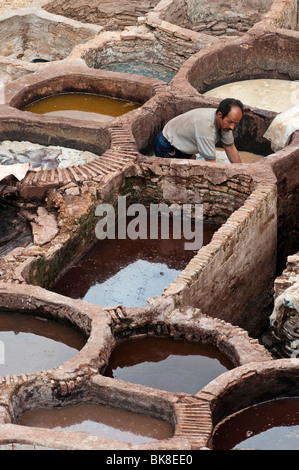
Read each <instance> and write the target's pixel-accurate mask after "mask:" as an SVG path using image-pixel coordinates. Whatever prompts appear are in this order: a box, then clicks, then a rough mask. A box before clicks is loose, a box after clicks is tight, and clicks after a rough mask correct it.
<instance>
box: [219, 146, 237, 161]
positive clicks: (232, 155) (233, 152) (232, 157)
mask: <svg viewBox="0 0 299 470" xmlns="http://www.w3.org/2000/svg"><path fill="white" fill-rule="evenodd" d="M222 146H223V148H224V150H225V153H226V155H227V158H228V159H229V161H230V162H231V163H241V158H240V155H239V152H238V150H237V148H236V146H235V145H230V146H229V147H226V146H225V145H223V144H222Z"/></svg>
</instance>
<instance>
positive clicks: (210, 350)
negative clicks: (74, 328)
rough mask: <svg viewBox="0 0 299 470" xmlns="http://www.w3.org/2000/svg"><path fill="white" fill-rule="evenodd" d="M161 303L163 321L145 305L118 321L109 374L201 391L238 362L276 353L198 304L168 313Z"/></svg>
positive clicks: (154, 386) (169, 388) (133, 381)
mask: <svg viewBox="0 0 299 470" xmlns="http://www.w3.org/2000/svg"><path fill="white" fill-rule="evenodd" d="M151 308H152V311H155V306H154V305H153V306H152V307H151ZM156 308H157V307H156ZM158 308H159V310H166V311H165V314H164V317H163V321H162V319H161V316H160V315H159V314H158V313H156V314H155V315H154V316H151V317H150V316H149V312H147V311H146V310H143V311H142V309H138V311H137V309H136V310H135V309H132V310H131V312H130V309H128V310H127V317H126V318H125V320H124V322H123V323H119V324H117V323H116V324H115V325H114V327H113V331H114V338H115V341H114V345H113V343H112V349H111V354H110V358H109V360H108V361H107V367H106V369H105V370H104V372H103V375H104V376H105V377H110V378H113V379H114V380H116V381H125V382H129V383H131V384H139V385H143V386H146V387H149V388H152V389H158V390H163V391H167V392H171V393H186V394H189V395H196V394H197V393H198V392H199V391H200V390H202V389H204V388H205V387H206V385H207V384H208V383H213V381H214V380H215V379H217V378H218V377H219V376H221V375H222V374H225V373H226V372H227V371H230V370H232V369H234V368H235V367H236V366H239V365H240V364H243V363H246V362H251V361H264V360H266V361H268V360H269V359H270V357H271V356H270V354H269V353H268V352H267V351H266V349H264V348H263V347H262V346H260V345H258V344H257V343H255V342H254V341H252V340H251V339H250V337H249V336H248V334H247V332H245V330H242V329H240V328H238V327H234V326H233V325H231V324H229V323H226V322H224V321H220V320H218V319H213V318H211V317H208V316H205V315H202V314H201V312H200V311H198V310H197V309H189V310H188V309H181V310H178V309H177V310H176V309H174V310H172V311H171V312H170V313H167V306H166V303H165V305H164V306H163V304H161V306H160V307H158ZM168 308H169V307H168ZM149 318H150V320H149ZM217 380H218V379H217Z"/></svg>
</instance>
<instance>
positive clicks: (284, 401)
mask: <svg viewBox="0 0 299 470" xmlns="http://www.w3.org/2000/svg"><path fill="white" fill-rule="evenodd" d="M298 431H299V397H296V398H295V397H291V398H277V399H274V400H270V401H266V402H263V403H259V404H257V405H253V406H251V407H249V408H246V409H244V410H242V411H240V412H238V413H236V414H235V415H233V416H230V417H228V418H227V419H226V420H225V422H223V423H220V424H219V426H217V429H215V431H214V435H213V445H214V450H231V449H233V450H235V449H241V450H242V449H243V450H246V449H252V450H254V449H256V450H298V448H299V443H298Z"/></svg>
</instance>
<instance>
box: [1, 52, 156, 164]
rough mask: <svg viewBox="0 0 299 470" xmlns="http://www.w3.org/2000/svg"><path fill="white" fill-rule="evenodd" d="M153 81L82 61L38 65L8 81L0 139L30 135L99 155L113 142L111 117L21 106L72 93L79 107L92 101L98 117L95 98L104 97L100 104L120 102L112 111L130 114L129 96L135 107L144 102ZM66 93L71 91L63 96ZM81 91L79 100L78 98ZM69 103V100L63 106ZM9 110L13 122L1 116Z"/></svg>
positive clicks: (39, 141)
mask: <svg viewBox="0 0 299 470" xmlns="http://www.w3.org/2000/svg"><path fill="white" fill-rule="evenodd" d="M157 83H161V82H160V81H156V80H154V79H148V78H145V77H143V78H141V79H140V78H139V79H138V78H137V77H136V76H130V77H129V78H128V75H126V74H117V73H113V72H108V71H99V70H97V71H96V70H92V69H90V68H89V67H86V66H85V65H82V63H81V62H80V65H78V64H76V65H72V66H70V65H69V63H67V61H65V62H60V63H56V64H51V65H50V66H47V67H45V68H43V70H42V71H40V72H37V73H36V74H30V75H27V76H25V77H22V78H21V79H19V80H16V81H14V82H13V83H11V84H9V85H8V86H7V87H6V89H5V102H6V104H7V105H8V107H7V106H6V107H5V109H3V110H2V114H1V116H0V120H1V122H2V123H3V126H2V131H1V134H2V137H3V140H10V141H13V140H16V141H30V142H33V143H37V144H41V145H54V146H60V147H66V148H74V149H76V150H82V151H90V152H94V153H95V154H96V155H98V156H101V155H102V154H103V153H105V152H106V151H107V150H108V149H109V148H110V146H111V135H110V132H109V126H110V125H112V124H113V122H114V121H113V120H112V121H111V120H110V118H108V119H106V118H103V119H104V121H103V122H101V121H99V120H93V119H94V117H95V114H93V115H92V117H93V119H87V120H86V119H77V117H80V112H79V111H80V110H78V111H75V112H74V113H75V118H74V114H72V116H71V117H61V116H60V115H59V114H60V111H59V109H56V111H58V116H56V115H55V116H49V115H45V114H34V113H33V112H28V111H22V110H23V109H24V108H25V107H26V106H28V105H30V104H31V103H33V102H38V101H40V100H41V103H46V102H47V101H48V99H49V100H51V101H53V100H54V101H55V100H57V99H58V100H69V99H70V100H72V101H73V100H75V101H77V102H78V97H79V101H81V105H80V106H81V112H82V113H85V112H92V113H94V111H95V107H96V108H97V113H96V114H97V115H96V118H97V119H101V116H100V114H101V109H99V101H102V102H101V104H100V106H101V107H102V108H103V106H106V104H107V102H108V104H109V107H110V111H111V108H112V111H113V108H115V107H116V108H117V107H120V108H122V109H121V111H117V112H116V113H115V109H114V111H113V112H112V115H113V114H114V115H115V114H122V113H127V114H126V116H129V115H130V114H132V113H134V112H136V110H135V111H133V112H132V113H129V111H130V110H131V109H132V107H131V104H130V106H129V107H128V103H127V102H130V103H134V104H133V105H132V106H133V107H134V108H135V107H140V106H142V105H143V104H144V103H145V102H147V101H148V100H150V99H151V98H152V96H153V95H154V94H155V92H154V86H155V85H156V84H157ZM70 94H71V96H67V95H70ZM82 94H83V98H84V99H83V100H81V98H82ZM53 95H58V97H53ZM50 97H51V98H50ZM94 101H96V104H95V105H93V108H91V109H89V111H88V110H87V109H86V106H89V105H90V102H94ZM105 103H106V104H105ZM62 106H64V105H62ZM68 106H69V105H68V103H67V106H66V108H67V109H68ZM82 106H83V109H82ZM52 111H53V109H52ZM137 111H138V110H137ZM7 112H8V114H11V115H12V116H13V117H12V116H11V117H12V121H13V123H12V121H10V122H11V124H9V123H8V121H7V115H6V116H5V114H6V113H7ZM99 113H100V114H99ZM105 113H106V115H107V112H106V111H104V112H103V113H102V114H103V115H104V114H105ZM109 113H110V112H108V114H109ZM87 117H89V118H90V115H88V114H87ZM110 117H111V113H110ZM132 117H133V116H132ZM120 118H121V117H120ZM120 118H116V119H120ZM128 119H129V118H128ZM107 121H108V122H107ZM5 123H6V124H5Z"/></svg>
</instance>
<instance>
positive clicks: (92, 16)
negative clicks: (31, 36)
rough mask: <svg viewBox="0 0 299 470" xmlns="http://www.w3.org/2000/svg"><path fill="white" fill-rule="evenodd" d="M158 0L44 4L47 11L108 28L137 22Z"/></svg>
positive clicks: (60, 0)
mask: <svg viewBox="0 0 299 470" xmlns="http://www.w3.org/2000/svg"><path fill="white" fill-rule="evenodd" d="M157 3H158V0H149V1H146V0H143V1H138V0H131V1H130V2H126V3H124V2H123V1H121V0H119V1H117V2H115V1H111V0H104V1H101V2H100V3H99V2H98V1H96V0H91V1H89V2H88V3H85V2H82V0H73V1H67V2H66V1H64V0H58V1H56V0H55V1H51V0H50V1H48V2H47V3H45V4H44V5H43V7H44V9H45V10H46V11H49V12H50V13H55V14H58V15H63V16H66V17H67V18H73V19H76V20H79V21H83V22H84V23H94V24H99V25H102V26H104V27H105V28H106V29H117V28H123V27H125V26H128V25H134V24H136V21H137V18H138V16H143V15H144V14H145V13H146V12H147V11H149V10H150V9H152V8H154V7H155V5H156V4H157Z"/></svg>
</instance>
